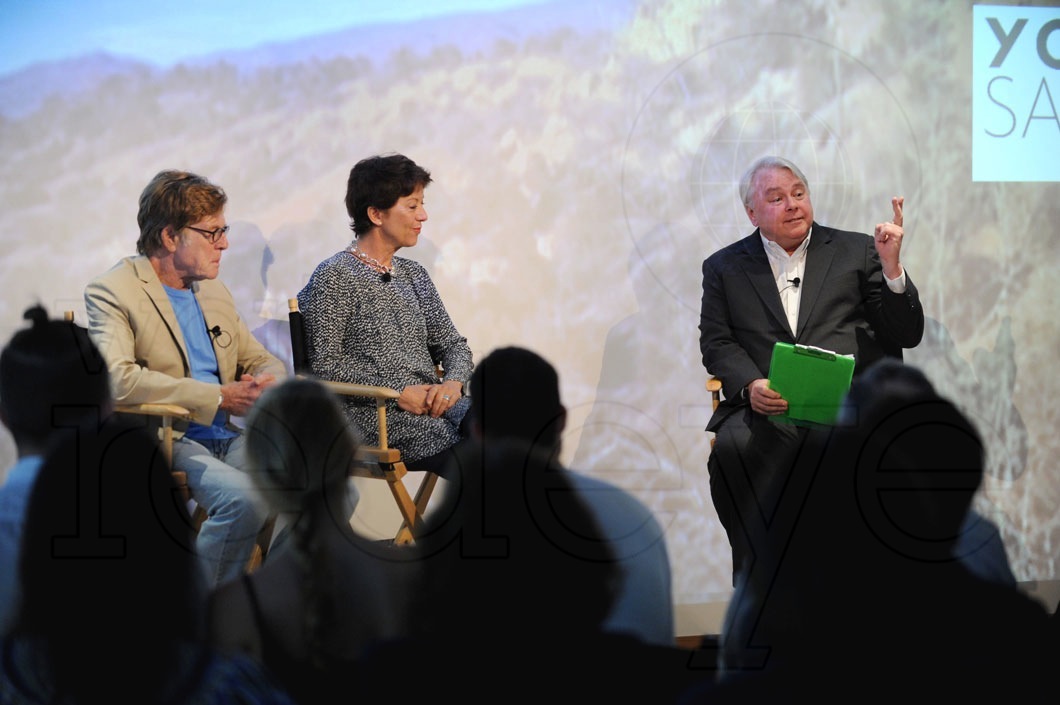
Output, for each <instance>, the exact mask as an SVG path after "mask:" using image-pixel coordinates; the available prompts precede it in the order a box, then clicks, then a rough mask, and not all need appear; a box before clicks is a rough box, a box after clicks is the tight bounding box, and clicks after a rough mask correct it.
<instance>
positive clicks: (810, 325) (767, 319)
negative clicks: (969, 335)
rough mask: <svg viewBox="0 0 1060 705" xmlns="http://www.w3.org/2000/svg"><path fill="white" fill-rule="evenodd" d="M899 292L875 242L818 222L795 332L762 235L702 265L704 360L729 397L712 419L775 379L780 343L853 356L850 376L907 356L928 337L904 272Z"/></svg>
mask: <svg viewBox="0 0 1060 705" xmlns="http://www.w3.org/2000/svg"><path fill="white" fill-rule="evenodd" d="M905 276H906V289H905V293H903V294H895V293H894V292H892V291H891V290H890V289H889V288H888V287H887V284H886V282H885V281H884V279H883V268H882V266H881V264H880V258H879V255H877V253H876V247H875V245H874V243H873V238H872V237H871V236H870V235H867V234H864V233H855V232H848V231H844V230H836V229H835V228H829V227H826V226H823V225H820V224H818V223H814V224H813V229H812V230H811V235H810V244H809V246H808V249H807V252H806V266H805V271H804V275H803V277H802V280H801V281H800V283H799V287H800V291H801V293H802V300H801V303H800V305H799V321H798V330H796V331H792V330H791V328H790V327H789V325H788V319H787V316H786V315H785V314H784V307H783V306H782V305H781V302H780V294H779V293H777V285H776V282H775V281H774V279H773V271H772V269H770V266H769V259H768V258H767V256H766V252H765V248H764V247H763V246H762V238H761V234H760V233H759V231H758V230H757V229H756V230H755V231H754V232H753V233H751V235H749V236H747V237H745V238H743V239H742V240H739V241H737V242H734V243H733V244H731V245H729V246H727V247H724V248H722V249H721V250H718V251H717V252H715V253H714V254H713V255H711V256H710V257H708V258H707V259H706V260H705V261H704V262H703V302H702V308H701V312H700V321H699V346H700V350H701V352H702V353H703V365H704V366H705V367H706V368H707V371H708V372H710V373H711V374H713V375H715V376H716V377H718V378H719V379H720V380H721V382H722V391H723V392H724V395H725V399H724V400H723V401H722V403H721V405H720V406H719V407H718V410H717V411H716V412H715V413H714V415H713V417H712V418H711V419H710V422H709V423H708V424H707V429H706V430H707V431H715V430H716V429H717V427H718V425H719V424H721V422H722V421H724V420H725V419H726V418H728V417H729V415H730V414H732V413H733V412H734V411H736V410H737V409H738V408H740V407H741V406H744V405H745V404H746V402H745V401H744V400H742V399H741V398H740V391H741V390H742V389H743V388H744V387H745V386H747V384H748V383H749V382H751V380H754V379H759V378H762V377H767V376H768V375H769V362H770V359H771V358H772V354H773V344H774V343H776V342H777V341H781V342H785V343H799V344H802V345H816V346H818V347H821V348H826V349H828V350H834V351H835V352H837V353H842V354H853V355H854V375H855V376H857V375H858V374H859V373H860V372H861V371H862V370H864V369H865V368H866V367H868V366H869V365H871V364H872V363H873V362H875V361H877V360H879V359H880V358H882V357H884V356H892V357H898V358H901V357H902V349H903V348H912V347H915V346H916V345H918V344H919V343H920V339H921V337H923V335H924V309H923V308H922V307H921V305H920V295H919V293H918V292H917V289H916V286H914V285H913V281H912V279H911V278H910V276H909V272H908V270H907V271H906V274H905Z"/></svg>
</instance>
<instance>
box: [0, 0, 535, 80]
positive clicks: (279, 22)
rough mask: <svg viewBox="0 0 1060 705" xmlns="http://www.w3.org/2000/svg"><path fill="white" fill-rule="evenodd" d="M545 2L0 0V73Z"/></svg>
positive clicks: (161, 57)
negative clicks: (91, 56) (97, 55)
mask: <svg viewBox="0 0 1060 705" xmlns="http://www.w3.org/2000/svg"><path fill="white" fill-rule="evenodd" d="M546 1H547V0H299V1H298V2H291V1H290V0H181V1H180V2H177V3H166V4H164V5H163V4H159V3H155V2H152V1H150V0H0V76H2V75H5V74H8V73H12V72H14V71H18V70H19V69H21V68H24V67H26V66H28V65H30V64H34V63H36V62H38V61H54V60H57V59H66V58H70V57H74V56H80V55H83V54H86V53H91V52H94V51H101V50H102V51H106V52H108V53H111V54H115V55H118V56H126V57H132V58H136V59H140V60H143V61H147V62H150V63H152V64H155V65H158V66H166V65H169V64H173V63H175V62H177V61H180V60H182V59H186V58H190V57H194V56H198V55H201V54H209V53H211V52H214V51H220V50H223V49H247V48H250V47H253V46H257V45H258V44H263V43H267V42H275V41H284V40H290V39H296V38H298V37H304V36H307V35H312V34H316V33H318V32H327V31H331V30H336V29H344V28H347V27H352V26H355V25H366V24H378V23H386V22H402V21H406V20H412V19H421V18H425V17H437V16H443V15H451V14H457V13H463V12H490V11H498V10H505V9H508V8H512V7H517V6H524V5H539V4H542V3H544V2H546Z"/></svg>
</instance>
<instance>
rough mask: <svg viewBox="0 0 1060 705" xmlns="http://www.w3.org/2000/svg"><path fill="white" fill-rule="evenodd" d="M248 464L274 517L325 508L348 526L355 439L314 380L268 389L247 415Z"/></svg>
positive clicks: (340, 412)
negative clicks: (274, 514) (350, 475)
mask: <svg viewBox="0 0 1060 705" xmlns="http://www.w3.org/2000/svg"><path fill="white" fill-rule="evenodd" d="M245 433H246V439H247V441H246V443H247V462H248V468H249V470H250V474H251V477H252V478H253V480H254V483H255V484H256V485H257V486H258V488H259V489H260V490H261V491H262V493H263V494H264V496H265V498H266V500H267V501H268V503H269V505H270V506H271V508H272V510H273V512H276V513H293V514H297V513H300V512H303V511H307V510H316V509H317V508H320V509H324V508H327V509H329V510H331V511H333V512H335V516H336V517H340V518H342V520H344V521H345V520H348V518H349V511H348V510H347V509H348V508H347V507H346V504H347V502H348V495H347V492H348V487H347V480H348V478H349V471H350V466H351V464H352V463H353V458H354V455H355V453H356V452H357V446H358V442H359V439H358V436H357V433H356V431H355V430H354V428H353V427H352V426H351V425H350V423H349V421H348V420H347V418H346V415H345V414H344V413H343V410H342V407H341V405H340V404H339V401H338V400H337V399H336V397H335V395H334V394H333V393H332V392H331V391H330V390H328V389H327V388H326V387H325V386H324V385H322V384H321V383H320V382H318V381H316V380H313V379H299V378H290V379H287V380H285V381H283V382H281V383H280V384H278V385H276V386H274V387H270V388H269V389H267V390H266V391H265V392H264V393H263V394H262V395H261V398H260V399H258V401H257V403H256V404H255V405H254V407H253V408H252V409H251V411H250V413H249V414H248V415H247V426H246V431H245Z"/></svg>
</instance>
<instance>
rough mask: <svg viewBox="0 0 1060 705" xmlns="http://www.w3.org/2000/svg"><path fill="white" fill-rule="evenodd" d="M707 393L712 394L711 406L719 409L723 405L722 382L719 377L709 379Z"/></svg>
mask: <svg viewBox="0 0 1060 705" xmlns="http://www.w3.org/2000/svg"><path fill="white" fill-rule="evenodd" d="M707 391H708V392H710V403H711V406H712V407H713V408H715V409H717V408H718V404H720V403H721V380H720V379H718V378H717V377H709V378H708V379H707Z"/></svg>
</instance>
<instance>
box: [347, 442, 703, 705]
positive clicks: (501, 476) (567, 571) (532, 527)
mask: <svg viewBox="0 0 1060 705" xmlns="http://www.w3.org/2000/svg"><path fill="white" fill-rule="evenodd" d="M453 462H454V463H455V464H456V465H457V467H456V468H455V469H454V470H457V471H458V472H456V471H454V472H453V473H451V474H450V476H451V477H453V478H455V479H454V481H453V483H454V485H453V487H452V488H451V490H450V491H448V492H447V493H446V495H445V497H444V499H443V502H441V503H440V505H439V506H438V507H436V508H435V510H434V511H433V512H432V513H431V514H430V515H428V517H426V520H425V528H426V531H425V532H424V533H423V534H422V535H421V537H420V539H419V540H418V541H417V543H416V545H415V549H414V550H416V551H417V552H418V553H419V555H420V556H421V557H420V558H419V561H418V565H417V568H418V574H417V576H416V577H415V579H414V582H413V590H414V593H415V594H416V596H417V599H416V600H415V601H414V602H413V603H412V604H411V605H410V615H411V617H412V623H411V630H410V633H409V635H408V637H407V638H405V639H401V640H396V641H392V642H389V643H384V644H379V645H377V646H376V647H375V648H374V649H372V650H371V651H370V652H369V653H368V654H367V655H366V657H365V658H364V660H363V661H362V662H361V668H360V669H359V672H358V674H357V676H356V679H357V682H358V683H359V684H360V687H361V688H362V689H363V692H362V693H361V694H362V695H363V696H364V697H368V698H371V697H378V696H379V695H380V694H383V693H385V694H386V702H388V703H423V702H426V701H429V700H443V701H445V700H449V699H454V700H456V701H459V702H463V703H486V702H497V701H498V700H505V699H510V698H509V697H508V696H509V695H510V696H511V697H512V698H514V697H519V698H520V699H526V700H527V701H529V702H537V701H546V700H551V699H556V698H557V697H558V698H560V699H561V700H564V701H568V702H579V701H593V702H608V701H615V702H637V703H639V702H651V703H657V702H668V701H672V700H673V699H674V698H675V697H676V696H677V694H679V693H680V692H682V691H683V690H685V689H686V688H688V687H690V686H691V684H692V683H695V682H698V681H699V680H702V679H704V678H709V677H710V675H709V674H708V673H706V672H704V671H696V670H694V669H691V668H689V667H688V662H689V660H690V657H691V654H692V652H691V651H689V650H687V649H681V648H678V647H677V646H659V645H656V644H648V643H645V642H643V641H641V640H640V639H638V638H636V637H634V636H632V635H630V634H621V633H615V632H611V631H608V630H606V629H605V628H604V622H605V620H606V618H607V615H608V613H609V612H610V610H611V607H612V605H613V604H614V600H615V595H616V591H617V589H618V586H619V583H620V580H621V569H620V565H619V563H618V562H616V561H615V558H614V554H613V553H612V545H611V542H609V541H608V540H607V538H606V536H605V535H604V534H603V532H602V531H601V529H600V526H599V524H598V523H597V521H596V517H595V514H594V512H593V511H592V510H591V509H590V508H589V507H588V505H587V504H586V503H585V501H584V500H583V493H581V492H580V491H578V490H577V489H576V487H575V485H574V484H573V483H572V482H571V474H570V473H569V472H567V471H566V470H564V469H563V468H562V467H561V466H559V465H558V464H557V463H556V462H555V459H554V458H553V457H552V455H551V454H549V453H547V452H545V451H544V450H543V449H542V448H535V447H532V446H531V445H529V444H527V443H526V442H525V441H519V440H515V439H504V440H499V441H494V442H489V443H485V444H480V443H479V442H478V441H475V440H471V441H469V442H468V443H466V444H463V445H461V446H460V447H459V448H458V450H457V452H456V457H455V458H454V461H453ZM410 673H414V677H409V674H410Z"/></svg>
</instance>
